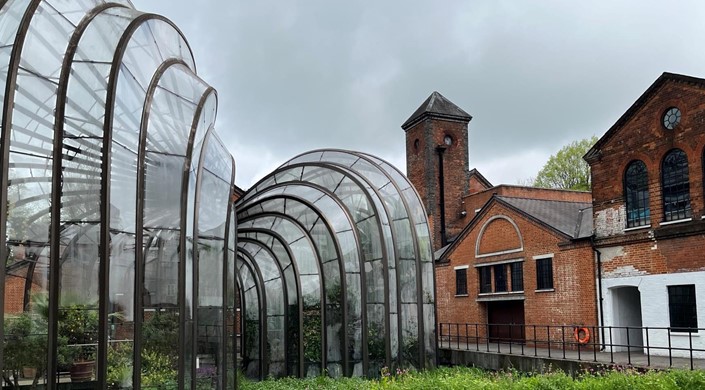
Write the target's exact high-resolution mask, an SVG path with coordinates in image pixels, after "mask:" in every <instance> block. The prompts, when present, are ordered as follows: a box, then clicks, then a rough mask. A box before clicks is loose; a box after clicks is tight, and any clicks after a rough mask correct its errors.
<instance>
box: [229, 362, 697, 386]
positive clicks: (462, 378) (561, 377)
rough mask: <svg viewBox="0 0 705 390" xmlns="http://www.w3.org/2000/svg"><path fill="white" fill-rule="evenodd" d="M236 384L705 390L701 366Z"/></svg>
mask: <svg viewBox="0 0 705 390" xmlns="http://www.w3.org/2000/svg"><path fill="white" fill-rule="evenodd" d="M240 389H245V390H255V389H256V390H279V389H282V390H284V389H351V390H352V389H356V390H357V389H433V390H437V389H497V390H504V389H521V390H534V389H540V390H549V389H556V390H563V389H569V390H570V389H575V390H598V389H609V390H613V389H616V390H619V389H624V390H635V389H637V390H638V389H673V390H684V389H687V390H691V389H692V390H696V389H697V390H700V389H705V371H682V370H670V371H649V372H645V373H640V372H637V371H634V370H628V369H627V370H619V371H611V372H606V373H598V374H587V373H586V374H584V375H581V376H580V377H578V378H575V379H573V378H572V377H570V376H568V375H566V374H564V373H562V372H553V373H548V374H536V375H528V374H521V373H518V372H515V371H509V372H501V373H494V372H486V371H482V370H479V369H474V368H462V367H455V368H439V369H436V370H433V371H427V372H421V373H417V372H411V373H401V374H400V375H394V374H389V375H383V376H382V378H381V379H379V380H365V379H359V378H342V379H331V378H326V377H319V378H312V379H291V378H285V379H279V380H266V381H263V382H258V383H257V382H250V381H243V382H242V383H241V384H240Z"/></svg>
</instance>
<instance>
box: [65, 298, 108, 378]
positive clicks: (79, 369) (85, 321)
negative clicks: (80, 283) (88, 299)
mask: <svg viewBox="0 0 705 390" xmlns="http://www.w3.org/2000/svg"><path fill="white" fill-rule="evenodd" d="M59 336H61V337H65V338H66V341H67V344H68V346H67V347H68V354H69V358H70V363H71V368H70V372H71V381H72V382H85V381H90V380H91V379H92V378H93V371H94V369H95V353H96V348H97V342H98V307H97V305H95V304H70V305H66V306H62V307H61V308H60V309H59Z"/></svg>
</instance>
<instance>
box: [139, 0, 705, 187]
mask: <svg viewBox="0 0 705 390" xmlns="http://www.w3.org/2000/svg"><path fill="white" fill-rule="evenodd" d="M135 5H136V7H137V8H140V9H145V10H149V11H152V12H156V13H161V14H163V15H165V16H167V17H169V18H170V19H172V20H173V21H174V22H176V24H177V25H179V26H180V27H181V28H182V30H183V31H184V33H185V35H186V36H187V38H188V40H189V42H190V43H191V45H192V47H193V48H194V52H195V55H196V60H197V64H198V66H199V73H200V74H201V75H202V77H204V79H206V80H207V81H208V82H209V83H210V84H211V85H213V86H214V87H215V88H216V89H218V92H219V100H220V104H219V107H220V108H219V115H218V131H219V133H220V134H221V136H222V138H223V139H224V141H225V142H226V144H227V145H228V146H229V147H230V148H231V150H232V151H233V152H234V154H235V158H236V161H239V159H240V157H239V156H238V153H239V154H241V155H243V156H247V158H252V156H262V157H261V158H262V161H261V164H259V165H269V164H273V165H276V164H277V163H281V162H283V161H285V160H286V159H288V158H290V157H293V156H294V155H296V154H298V153H301V152H303V151H305V150H309V149H313V148H319V147H340V148H346V149H356V150H362V151H366V152H370V153H374V154H377V155H379V156H380V157H382V158H385V159H388V160H390V161H393V162H395V163H396V164H397V165H400V164H401V165H402V166H401V168H402V169H403V168H404V167H403V161H404V157H403V154H404V133H403V131H402V130H401V129H400V127H399V126H400V124H401V123H402V122H403V121H404V120H405V119H406V118H407V117H408V116H409V115H410V114H411V113H412V112H413V111H414V110H415V109H416V107H417V106H418V105H419V104H421V102H423V100H424V99H425V98H426V97H427V96H428V95H429V94H430V93H431V92H432V91H434V90H438V91H439V92H441V93H442V94H444V95H445V96H446V97H448V98H449V99H450V100H452V101H453V102H454V103H456V104H457V105H458V106H460V107H462V108H463V109H465V110H466V111H468V112H469V113H470V114H472V115H473V116H474V119H473V121H472V122H471V124H470V162H471V166H479V167H482V166H487V164H488V162H490V161H498V160H497V159H501V158H503V157H506V158H512V157H515V156H517V155H520V154H523V155H526V156H536V155H548V154H551V153H553V152H555V151H556V150H558V149H559V148H560V147H561V146H562V145H563V144H565V143H567V142H569V141H571V140H574V139H579V138H584V137H588V136H590V135H593V134H595V135H598V136H599V135H602V133H604V131H606V129H607V128H608V127H609V126H610V125H611V124H612V123H614V121H616V120H617V118H618V117H619V115H621V113H623V112H624V111H625V110H626V109H627V108H628V107H629V105H631V103H632V102H633V101H634V100H635V99H636V98H637V97H638V96H639V95H640V94H641V93H642V92H643V90H645V89H646V88H647V87H648V86H649V85H650V83H651V82H652V81H653V80H655V79H656V77H658V75H660V74H661V73H662V72H663V71H671V72H678V73H686V74H690V75H693V76H699V77H703V76H705V52H704V51H703V50H700V48H701V47H704V46H705V44H704V43H703V38H705V27H704V25H705V23H702V22H701V21H702V19H703V16H705V3H701V2H698V1H683V2H674V3H672V4H671V5H669V6H668V7H666V5H665V4H664V3H663V2H657V1H636V0H634V1H609V2H607V1H602V2H566V1H558V0H556V1H541V2H537V1H533V2H529V1H526V2H517V1H496V0H487V1H472V2H466V1H444V2H428V1H426V2H421V1H412V2H409V1H400V0H399V1H378V2H337V1H322V0H319V1H303V0H301V1H277V2H275V1H253V2H236V1H232V2H231V1H227V2H226V1H201V2H186V1H183V0H150V1H146V0H136V1H135ZM194 5H195V6H194ZM260 151H261V153H260ZM543 162H544V161H529V162H526V164H533V165H535V171H538V169H539V168H540V166H541V165H542V163H543ZM526 164H525V165H526ZM239 166H240V169H239V172H238V177H237V180H236V181H237V183H238V184H239V185H241V186H243V187H248V186H249V185H250V184H252V183H253V182H254V181H255V180H257V179H259V177H255V174H260V173H259V172H256V171H255V170H256V167H257V166H258V162H257V161H254V162H253V161H247V162H239ZM492 171H493V175H495V177H488V179H490V181H492V182H493V183H500V182H508V183H515V182H516V181H517V180H519V179H521V178H522V177H516V176H515V175H516V174H517V172H518V171H519V170H513V169H511V168H507V169H500V170H492ZM521 171H522V172H523V171H525V169H522V170H521ZM522 174H523V173H522Z"/></svg>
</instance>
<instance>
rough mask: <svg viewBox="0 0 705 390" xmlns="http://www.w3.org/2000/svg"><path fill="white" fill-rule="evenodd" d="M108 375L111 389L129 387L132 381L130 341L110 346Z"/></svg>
mask: <svg viewBox="0 0 705 390" xmlns="http://www.w3.org/2000/svg"><path fill="white" fill-rule="evenodd" d="M107 369H108V377H107V383H108V388H110V389H120V388H126V387H129V384H130V383H132V346H131V345H130V344H129V343H114V344H111V345H110V348H108V368H107Z"/></svg>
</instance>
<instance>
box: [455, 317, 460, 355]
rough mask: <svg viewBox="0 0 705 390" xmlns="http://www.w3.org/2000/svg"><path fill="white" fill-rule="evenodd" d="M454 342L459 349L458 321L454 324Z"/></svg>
mask: <svg viewBox="0 0 705 390" xmlns="http://www.w3.org/2000/svg"><path fill="white" fill-rule="evenodd" d="M455 343H456V344H457V345H458V349H460V324H458V323H456V324H455Z"/></svg>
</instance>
